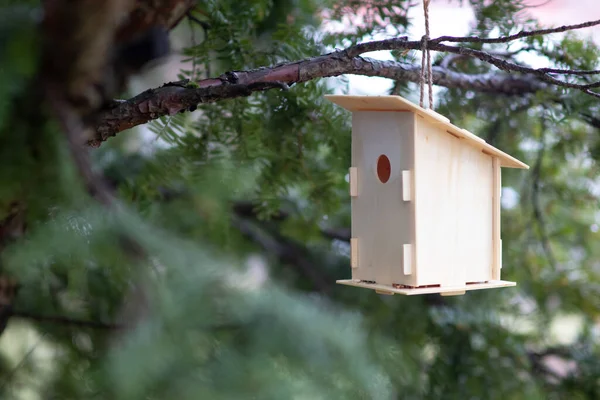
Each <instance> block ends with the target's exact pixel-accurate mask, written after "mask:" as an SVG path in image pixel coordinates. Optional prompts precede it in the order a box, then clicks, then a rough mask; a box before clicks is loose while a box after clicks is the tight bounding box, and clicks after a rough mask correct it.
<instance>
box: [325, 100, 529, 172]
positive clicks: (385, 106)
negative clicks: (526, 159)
mask: <svg viewBox="0 0 600 400" xmlns="http://www.w3.org/2000/svg"><path fill="white" fill-rule="evenodd" d="M325 98H326V99H328V100H330V101H332V102H333V103H336V104H338V105H340V106H341V107H344V108H345V109H347V110H350V111H353V112H356V111H402V112H413V113H415V114H416V115H419V116H421V117H423V118H425V119H427V120H429V121H430V122H431V123H432V124H434V125H440V126H443V127H444V128H446V130H447V132H449V133H451V134H454V135H457V136H459V137H461V138H463V139H464V140H465V141H466V143H468V144H469V145H470V146H473V147H475V148H477V149H479V150H480V151H481V150H485V151H487V152H488V153H490V154H492V155H494V156H495V157H498V158H499V159H500V165H501V166H503V167H508V168H523V169H529V166H528V165H527V164H525V163H523V162H521V161H519V160H517V159H516V158H514V157H512V156H510V155H509V154H506V153H504V152H503V151H501V150H499V149H497V148H495V147H494V146H492V145H490V144H488V143H486V142H485V141H484V140H483V139H482V138H480V137H479V136H477V135H474V134H473V133H471V132H469V131H467V130H463V129H461V128H459V127H457V126H455V125H453V124H452V123H450V120H449V119H448V118H446V117H444V116H442V115H440V114H438V113H436V112H433V111H431V110H426V109H424V108H421V107H419V106H418V105H417V104H414V103H412V102H410V101H408V100H406V99H405V98H403V97H400V96H346V95H326V96H325Z"/></svg>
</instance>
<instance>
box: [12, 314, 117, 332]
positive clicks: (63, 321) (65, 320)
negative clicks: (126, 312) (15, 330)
mask: <svg viewBox="0 0 600 400" xmlns="http://www.w3.org/2000/svg"><path fill="white" fill-rule="evenodd" d="M11 316H12V317H15V318H23V319H29V320H32V321H36V322H44V323H53V324H59V325H70V326H75V327H78V328H93V329H102V330H119V329H125V326H124V325H119V324H115V323H109V322H97V321H86V320H80V319H74V318H69V317H62V316H52V315H38V314H33V313H29V312H25V311H15V312H13V313H12V314H11Z"/></svg>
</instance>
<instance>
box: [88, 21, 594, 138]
mask: <svg viewBox="0 0 600 400" xmlns="http://www.w3.org/2000/svg"><path fill="white" fill-rule="evenodd" d="M597 24H600V20H598V21H590V22H586V23H583V24H578V25H569V26H563V27H560V28H553V29H543V30H538V31H528V32H520V33H518V34H515V35H511V36H506V37H502V38H495V39H485V38H473V37H470V38H453V37H449V36H442V37H440V38H437V39H432V40H430V41H429V43H428V48H429V49H430V50H433V51H440V52H446V53H451V54H458V55H461V56H466V57H471V58H476V59H478V60H481V61H483V62H486V63H489V64H492V65H494V66H495V67H497V68H498V69H500V70H501V71H504V72H507V73H489V74H476V75H469V74H461V73H458V72H454V71H450V70H449V69H447V68H443V67H441V66H440V67H435V68H434V71H433V73H434V77H433V78H434V79H433V81H434V83H435V84H437V85H440V86H445V87H449V88H463V89H469V90H476V91H486V92H494V93H500V94H510V95H522V94H526V93H534V92H537V91H539V90H544V89H547V88H548V87H549V85H554V86H560V87H566V88H573V89H578V90H581V91H582V92H584V93H586V94H588V95H591V96H594V97H598V98H600V94H598V93H596V92H593V91H592V90H590V89H592V88H595V87H598V86H600V82H593V83H586V84H577V83H572V82H567V81H563V80H559V79H556V78H554V77H553V76H551V74H568V75H593V74H595V73H597V72H598V71H574V70H562V69H555V68H538V69H536V68H531V67H527V66H523V65H518V64H516V63H513V62H510V61H508V60H507V59H505V58H502V57H498V56H496V55H493V54H491V53H487V52H485V51H481V50H475V49H471V48H468V47H456V46H449V45H446V44H442V43H441V42H442V41H450V42H481V43H502V42H506V41H511V40H516V39H520V38H523V37H528V36H534V35H541V34H548V33H555V32H564V31H567V30H572V29H579V28H584V27H589V26H593V25H597ZM420 49H421V41H409V40H408V39H407V37H399V38H392V39H386V40H380V41H372V42H366V43H360V44H357V45H355V46H352V47H349V48H347V49H345V50H340V51H335V52H333V53H329V54H325V55H322V56H318V57H312V58H307V59H303V60H299V61H295V62H289V63H282V64H279V65H275V66H272V67H269V68H260V69H256V70H249V71H233V72H228V73H226V74H223V75H221V76H220V77H218V78H209V79H204V80H201V81H198V82H195V83H188V82H185V81H183V82H176V83H170V84H166V85H164V86H162V87H160V88H156V89H150V90H147V91H146V92H143V93H141V94H140V95H138V96H136V97H134V98H132V99H129V100H127V101H121V102H118V103H116V105H114V106H113V107H112V108H109V109H106V110H103V111H101V112H100V113H99V115H97V118H96V119H95V121H94V123H95V127H96V132H95V134H94V136H93V137H92V139H90V140H89V141H88V144H89V145H90V146H99V145H100V144H101V143H102V142H103V141H105V140H107V139H108V138H109V137H111V136H114V135H116V134H117V133H119V132H121V131H123V130H125V129H129V128H132V127H134V126H136V125H140V124H144V123H147V122H149V121H151V120H154V119H157V118H160V117H162V116H165V115H173V114H176V113H179V112H185V111H186V110H195V109H196V107H197V105H198V104H202V103H211V102H215V101H218V100H223V99H231V98H236V97H243V96H249V95H250V94H252V93H253V92H256V91H264V90H268V89H272V88H281V87H286V85H293V84H296V83H303V82H307V81H310V80H313V79H318V78H324V77H333V76H339V75H343V74H356V75H365V76H377V77H385V78H390V79H394V80H406V81H412V82H418V81H419V79H420V73H419V71H420V70H419V67H418V66H414V65H410V64H405V63H401V62H394V61H379V60H374V59H370V58H366V57H361V56H360V55H361V54H364V53H367V52H372V51H382V50H420ZM513 72H516V73H518V75H510V73H513Z"/></svg>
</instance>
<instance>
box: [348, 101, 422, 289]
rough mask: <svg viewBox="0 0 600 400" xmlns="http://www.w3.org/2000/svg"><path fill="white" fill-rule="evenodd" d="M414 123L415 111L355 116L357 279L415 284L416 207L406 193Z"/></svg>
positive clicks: (412, 150)
mask: <svg viewBox="0 0 600 400" xmlns="http://www.w3.org/2000/svg"><path fill="white" fill-rule="evenodd" d="M414 121H415V116H414V114H413V113H412V112H385V111H364V112H361V111H359V112H354V113H353V119H352V127H353V128H352V167H355V168H356V173H355V175H356V179H357V181H358V182H357V185H356V186H357V190H356V194H357V196H355V197H352V200H351V201H352V237H353V238H355V239H356V242H357V243H358V249H357V251H356V252H355V255H356V256H357V259H358V263H357V264H358V265H357V266H356V268H353V269H352V278H353V279H360V280H366V281H374V282H377V283H378V284H387V285H391V284H393V283H400V284H405V285H414V281H415V274H414V268H413V261H412V253H413V252H412V251H411V246H412V244H413V243H414V209H413V203H412V202H410V201H405V200H404V199H403V191H402V190H403V175H404V179H406V180H407V181H408V180H410V178H408V175H407V173H406V172H407V171H408V173H409V175H410V173H411V172H410V171H412V170H413V163H414V126H415V122H414ZM403 171H404V172H405V173H404V174H403ZM405 183H406V182H405ZM405 187H406V185H405ZM407 189H410V187H409V188H407ZM356 253H357V254H356ZM405 263H407V265H404V264H405ZM405 272H406V273H405Z"/></svg>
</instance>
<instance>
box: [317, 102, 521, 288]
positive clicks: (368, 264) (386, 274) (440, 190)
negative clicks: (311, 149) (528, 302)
mask: <svg viewBox="0 0 600 400" xmlns="http://www.w3.org/2000/svg"><path fill="white" fill-rule="evenodd" d="M326 98H327V99H329V100H330V101H332V102H334V103H336V104H338V105H340V106H342V107H344V108H345V109H347V110H350V111H352V166H351V168H350V174H349V177H350V196H351V203H352V238H351V242H350V246H351V251H350V253H351V267H352V279H348V280H340V281H337V283H340V284H344V285H350V286H358V287H363V288H368V289H373V290H376V291H377V292H378V293H382V294H394V293H398V294H406V295H414V294H427V293H441V294H442V295H458V294H464V293H465V291H467V290H475V289H489V288H497V287H505V286H515V285H516V283H514V282H507V281H502V280H500V270H501V268H502V240H501V239H500V191H501V184H500V169H501V167H507V168H524V169H528V168H529V167H528V166H527V165H525V164H524V163H522V162H521V161H519V160H517V159H515V158H513V157H511V156H510V155H508V154H506V153H504V152H502V151H500V150H498V149H496V148H495V147H493V146H491V145H489V144H487V143H486V142H485V141H484V140H483V139H481V138H479V137H478V136H475V135H474V134H472V133H471V132H469V131H466V130H464V129H461V128H458V127H457V126H454V125H452V124H451V123H450V121H449V120H448V119H447V118H445V117H443V116H441V115H439V114H438V113H436V112H434V111H431V110H426V109H423V108H421V107H419V106H417V105H415V104H413V103H411V102H409V101H407V100H406V99H404V98H402V97H399V96H326Z"/></svg>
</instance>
